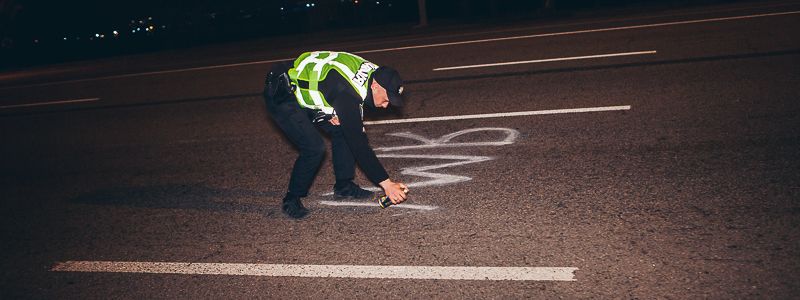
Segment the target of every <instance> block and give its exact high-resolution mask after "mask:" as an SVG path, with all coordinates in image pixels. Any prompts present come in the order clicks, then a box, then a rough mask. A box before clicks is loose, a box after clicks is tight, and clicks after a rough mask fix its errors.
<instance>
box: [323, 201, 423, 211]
mask: <svg viewBox="0 0 800 300" xmlns="http://www.w3.org/2000/svg"><path fill="white" fill-rule="evenodd" d="M319 204H323V205H329V206H361V207H374V208H379V207H380V206H378V203H375V202H356V201H324V200H323V201H320V202H319ZM391 207H396V208H405V209H416V210H435V209H437V208H439V207H438V206H433V205H421V204H406V203H400V204H395V205H392V206H391Z"/></svg>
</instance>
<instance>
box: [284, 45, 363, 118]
mask: <svg viewBox="0 0 800 300" xmlns="http://www.w3.org/2000/svg"><path fill="white" fill-rule="evenodd" d="M377 68H378V66H376V65H375V64H373V63H371V62H369V61H366V60H365V59H363V58H361V57H359V56H357V55H353V54H350V53H346V52H332V51H316V52H306V53H303V54H302V55H300V57H298V58H297V59H296V60H295V61H294V68H292V69H289V72H288V74H289V78H290V79H291V81H292V84H294V85H295V87H297V88H296V89H295V93H294V94H295V97H296V98H297V103H299V104H300V106H302V107H306V108H310V109H314V110H321V111H323V112H325V113H326V114H333V107H332V106H331V105H330V104H328V102H327V101H325V96H324V95H323V94H322V93H321V92H320V91H319V83H320V82H321V81H323V80H325V77H327V75H328V72H330V71H331V70H336V71H337V72H339V74H341V75H342V77H344V78H346V79H347V81H348V82H349V83H350V85H351V86H352V87H353V89H354V90H355V91H356V93H358V95H359V96H361V100H362V101H363V100H365V99H366V98H367V91H368V87H367V83H368V80H367V79H369V76H370V75H371V74H372V72H374V71H375V69H377Z"/></svg>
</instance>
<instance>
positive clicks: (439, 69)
mask: <svg viewBox="0 0 800 300" xmlns="http://www.w3.org/2000/svg"><path fill="white" fill-rule="evenodd" d="M645 54H656V51H655V50H651V51H637V52H623V53H609V54H596V55H584V56H571V57H559V58H546V59H534V60H523V61H511V62H502V63H492V64H479V65H467V66H456V67H443V68H435V69H433V70H434V71H446V70H459V69H471V68H486V67H497V66H510V65H522V64H535V63H544V62H554V61H567V60H581V59H592V58H605V57H618V56H632V55H645Z"/></svg>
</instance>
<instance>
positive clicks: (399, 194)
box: [380, 179, 408, 204]
mask: <svg viewBox="0 0 800 300" xmlns="http://www.w3.org/2000/svg"><path fill="white" fill-rule="evenodd" d="M380 185H381V188H383V192H384V193H386V196H389V199H390V200H392V204H399V203H402V202H403V201H406V197H407V195H406V194H407V193H408V187H407V186H406V185H405V184H403V183H402V182H394V181H392V180H391V179H386V180H384V181H382V182H381V183H380Z"/></svg>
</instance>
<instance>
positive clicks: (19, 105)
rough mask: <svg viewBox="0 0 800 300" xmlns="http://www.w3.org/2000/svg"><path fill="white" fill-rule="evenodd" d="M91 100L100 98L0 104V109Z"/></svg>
mask: <svg viewBox="0 0 800 300" xmlns="http://www.w3.org/2000/svg"><path fill="white" fill-rule="evenodd" d="M92 101H100V98H85V99H73V100H59V101H47V102H37V103H25V104H15V105H4V106H0V109H2V108H17V107H31V106H45V105H56V104H67V103H80V102H92Z"/></svg>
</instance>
